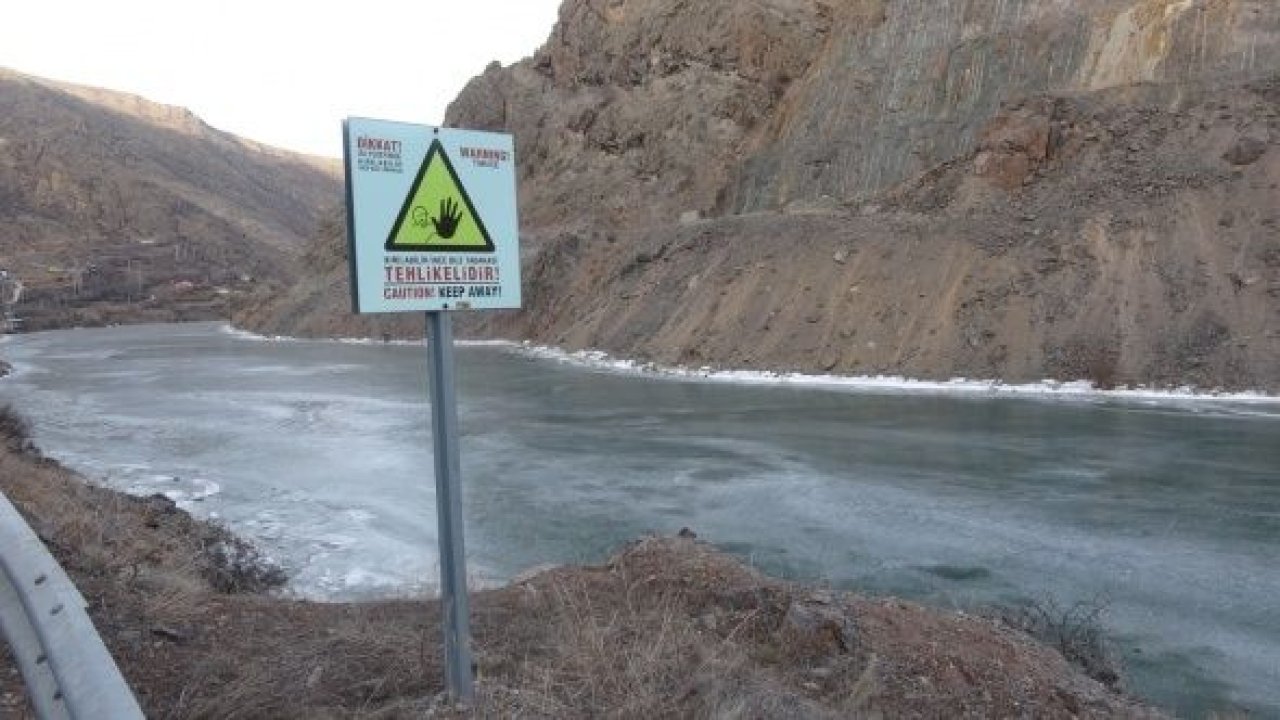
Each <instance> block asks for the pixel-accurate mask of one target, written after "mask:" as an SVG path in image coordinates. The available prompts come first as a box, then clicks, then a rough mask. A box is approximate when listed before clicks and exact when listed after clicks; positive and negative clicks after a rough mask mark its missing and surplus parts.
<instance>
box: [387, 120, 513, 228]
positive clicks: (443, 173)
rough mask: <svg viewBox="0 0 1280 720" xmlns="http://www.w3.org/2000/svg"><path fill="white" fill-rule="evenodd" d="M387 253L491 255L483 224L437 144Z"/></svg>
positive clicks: (398, 220) (403, 209)
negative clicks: (402, 251)
mask: <svg viewBox="0 0 1280 720" xmlns="http://www.w3.org/2000/svg"><path fill="white" fill-rule="evenodd" d="M386 249H387V250H431V251H435V252H493V240H491V239H490V238H489V231H488V230H485V228H484V220H483V219H481V218H480V216H479V215H477V214H476V209H475V206H474V205H472V204H471V198H469V197H467V190H466V188H464V187H463V186H462V183H461V182H460V181H459V180H458V173H457V171H456V170H454V169H453V163H451V162H449V156H448V155H447V154H446V153H445V151H444V146H443V145H441V144H440V141H439V140H435V141H433V142H432V143H431V150H430V151H428V152H427V159H426V160H425V161H423V163H422V168H421V169H420V170H418V176H417V178H415V179H414V181H413V187H412V188H411V189H410V190H409V197H407V198H405V201H404V206H403V207H401V208H400V215H399V216H398V217H397V218H396V224H395V226H394V227H392V228H391V236H390V237H388V238H387V243H386Z"/></svg>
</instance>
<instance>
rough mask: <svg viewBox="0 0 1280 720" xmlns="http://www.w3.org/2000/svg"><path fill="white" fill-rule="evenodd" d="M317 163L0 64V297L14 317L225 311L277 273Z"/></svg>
mask: <svg viewBox="0 0 1280 720" xmlns="http://www.w3.org/2000/svg"><path fill="white" fill-rule="evenodd" d="M338 171H339V168H338V167H337V166H336V163H333V162H332V161H325V160H321V159H317V158H310V157H305V156H301V155H295V154H292V153H287V152H284V151H281V150H276V149H273V148H268V147H265V146H261V145H257V144H255V143H251V142H248V141H244V140H241V139H239V138H236V137H234V136H232V135H229V134H226V133H223V132H219V131H217V130H215V129H213V128H211V127H209V126H207V125H205V124H204V123H203V122H201V121H200V120H199V119H198V118H196V117H195V116H194V115H192V114H191V113H190V112H189V111H187V110H183V109H181V108H175V107H169V106H164V105H158V104H155V103H151V102H149V101H147V100H144V99H142V98H139V97H137V96H133V95H127V94H123V93H115V92H110V91H106V90H98V89H94V88H86V87H78V86H74V85H66V84H61V83H55V82H52V81H47V80H42V79H39V78H34V77H30V76H26V75H21V74H19V73H16V72H12V71H8V70H3V69H0V269H3V270H4V271H5V273H6V274H5V277H4V278H3V280H2V281H0V285H2V286H3V287H0V295H3V296H4V297H3V300H4V301H5V303H6V308H5V309H6V310H7V311H9V312H11V313H12V314H14V315H16V316H18V317H21V318H23V319H24V321H25V326H26V327H29V328H39V327H45V326H50V325H65V324H81V323H97V322H108V321H119V320H138V319H171V318H183V317H210V316H225V312H226V307H225V306H226V297H227V296H228V295H229V294H232V293H235V292H239V291H241V290H244V289H246V288H248V287H251V286H252V285H253V284H254V283H255V282H257V281H261V280H276V281H280V282H288V281H290V280H292V278H293V274H292V273H293V271H294V269H295V259H294V256H296V255H297V254H298V253H299V251H300V249H301V246H302V245H303V243H304V242H305V240H306V238H309V237H311V236H312V235H313V234H314V233H315V228H316V225H317V222H318V219H319V215H320V212H321V209H322V208H324V207H331V206H333V205H334V204H335V203H336V202H338V201H339V198H340V185H339V183H340V180H339V177H338Z"/></svg>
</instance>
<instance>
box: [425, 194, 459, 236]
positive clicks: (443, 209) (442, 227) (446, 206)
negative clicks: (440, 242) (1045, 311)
mask: <svg viewBox="0 0 1280 720" xmlns="http://www.w3.org/2000/svg"><path fill="white" fill-rule="evenodd" d="M461 220H462V211H461V210H459V209H458V203H457V201H456V200H454V199H453V198H445V199H443V200H441V201H440V217H439V218H432V219H431V224H432V225H435V226H436V234H437V235H439V236H440V237H441V238H443V239H445V240H449V239H451V238H453V234H454V233H456V232H458V223H459V222H460V221H461Z"/></svg>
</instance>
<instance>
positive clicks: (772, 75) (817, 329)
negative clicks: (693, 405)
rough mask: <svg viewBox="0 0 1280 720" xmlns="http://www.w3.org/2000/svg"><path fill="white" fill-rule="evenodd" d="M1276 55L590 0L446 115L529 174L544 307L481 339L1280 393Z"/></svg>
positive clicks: (896, 5)
mask: <svg viewBox="0 0 1280 720" xmlns="http://www.w3.org/2000/svg"><path fill="white" fill-rule="evenodd" d="M1278 69H1280V3H1275V2H1271V1H1270V0H841V1H840V2H834V1H831V0H827V1H821V2H820V1H817V0H813V1H810V0H740V1H739V0H701V1H698V2H694V1H693V0H568V1H567V2H566V3H565V5H564V7H563V8H562V11H561V19H560V23H559V24H558V25H557V26H556V28H555V30H554V32H553V33H552V35H551V37H550V39H549V40H548V42H547V44H546V45H545V46H544V47H543V48H542V49H541V50H539V51H538V53H537V54H536V55H535V56H534V57H532V58H530V59H528V60H526V61H523V62H521V63H517V64H516V65H514V66H512V67H509V68H501V67H498V66H493V67H490V68H489V69H488V70H486V72H485V73H484V74H483V75H481V76H480V77H478V78H476V79H475V80H474V81H473V82H472V83H471V84H470V85H469V86H468V87H467V88H466V90H465V91H464V92H463V93H462V94H461V96H460V97H459V98H458V99H457V101H456V102H455V103H454V104H453V106H452V107H451V108H450V112H449V114H448V120H449V122H450V123H452V124H456V125H460V126H469V127H479V128H489V129H505V130H509V131H511V132H514V133H515V135H516V142H517V154H518V159H519V162H520V174H521V181H520V187H521V220H522V232H523V233H524V250H525V252H526V258H527V262H526V265H525V297H526V309H525V311H524V312H522V313H513V314H492V315H486V316H484V317H483V318H477V320H478V322H476V324H475V325H473V330H477V331H479V332H484V333H489V334H497V335H503V336H507V337H519V338H531V339H534V340H536V341H538V342H544V343H550V344H557V345H563V346H567V347H569V348H571V349H577V348H585V347H591V348H600V349H605V350H609V351H612V352H615V353H618V354H621V355H626V356H630V357H638V358H644V359H650V360H654V361H657V362H662V363H678V364H685V365H694V366H702V365H719V366H728V367H750V368H762V369H796V370H806V371H815V372H836V373H848V374H862V373H871V374H880V373H890V374H905V375H910V376H914V377H927V378H940V379H947V378H951V377H956V376H965V377H971V378H974V377H980V378H1001V379H1004V380H1009V381H1035V380H1039V379H1042V378H1046V377H1053V378H1059V379H1067V380H1074V379H1082V378H1083V379H1090V380H1093V381H1094V382H1096V383H1097V384H1099V385H1104V386H1105V385H1112V384H1137V383H1145V384H1156V385H1181V384H1193V385H1198V386H1201V387H1229V388H1266V389H1272V390H1277V389H1280V365H1278V364H1277V363H1276V362H1275V360H1274V358H1276V357H1280V233H1277V232H1276V227H1277V226H1276V223H1277V222H1280V217H1277V215H1276V208H1277V207H1280V191H1278V190H1277V183H1278V182H1280V164H1278V163H1280V153H1277V152H1276V151H1275V149H1274V148H1275V147H1276V145H1277V143H1278V142H1280V91H1278V90H1277V87H1280V74H1278ZM334 277H335V278H337V277H340V276H339V275H338V272H337V271H335V275H334ZM339 286H340V284H339ZM313 326H314V324H313Z"/></svg>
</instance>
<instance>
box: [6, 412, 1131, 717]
mask: <svg viewBox="0 0 1280 720" xmlns="http://www.w3.org/2000/svg"><path fill="white" fill-rule="evenodd" d="M4 425H5V429H6V431H7V432H6V437H5V442H4V443H3V448H0V489H3V491H4V492H5V494H6V495H8V496H9V498H10V499H11V500H12V501H13V502H14V503H15V505H17V506H18V507H19V509H20V510H21V511H22V512H23V513H24V514H25V515H26V516H27V518H28V520H29V522H31V523H32V525H33V526H34V527H35V528H36V529H37V531H38V532H39V533H40V534H41V536H42V537H43V538H44V539H45V541H46V543H47V544H48V545H49V546H50V548H51V549H52V550H53V552H54V554H55V555H56V556H57V557H58V559H59V561H60V562H62V563H63V565H64V567H65V568H66V569H67V571H68V573H69V574H70V575H71V577H72V578H73V579H74V580H75V582H76V583H77V585H78V586H79V587H80V589H81V592H82V593H83V594H84V596H85V597H86V598H87V599H88V600H89V602H90V605H91V608H90V613H91V615H92V616H93V618H94V621H95V623H96V624H97V625H98V627H99V630H100V631H101V632H102V634H103V637H104V640H105V641H106V643H107V645H108V647H109V648H110V649H111V651H112V653H113V654H114V655H115V657H116V658H117V661H118V662H119V664H120V666H121V669H122V671H123V672H124V674H125V676H126V678H127V679H128V680H129V681H130V683H131V685H132V686H133V687H134V689H135V692H136V693H137V694H138V696H139V700H140V702H141V703H142V705H143V707H144V709H145V710H146V711H147V712H148V714H149V715H151V716H167V717H227V716H233V715H238V716H272V717H316V716H336V717H352V716H361V717H398V716H405V715H411V714H418V715H421V714H423V713H424V712H425V713H436V714H444V715H463V716H465V715H467V714H468V713H458V712H454V711H450V710H448V709H447V708H444V707H442V706H441V704H440V702H439V699H438V698H439V692H440V690H441V688H442V685H443V677H442V669H441V667H440V661H439V657H440V648H439V627H440V625H439V623H440V616H439V607H438V605H437V603H435V602H433V601H420V602H408V601H396V602H375V603H359V604H338V603H332V604H330V603H314V602H305V601H296V600H287V599H281V598H276V597H272V596H271V595H270V593H269V592H267V590H268V589H269V588H270V587H271V586H272V584H273V583H274V582H278V580H279V577H278V576H276V575H274V574H273V573H271V572H270V571H269V570H268V571H265V572H264V571H262V570H261V569H260V566H258V565H256V564H254V563H252V562H246V561H247V560H251V559H252V553H251V552H250V551H249V550H248V549H247V548H244V546H243V545H237V544H235V541H234V540H233V539H232V538H230V537H229V536H228V534H227V533H225V531H222V530H219V529H217V528H215V527H213V526H210V525H209V524H207V523H204V522H200V521H197V520H194V519H192V518H191V517H190V516H188V515H187V514H186V513H184V512H182V511H180V510H178V509H177V508H175V507H173V505H172V504H171V503H169V502H167V501H164V500H161V499H159V498H150V499H140V498H134V497H130V496H126V495H123V494H120V493H116V492H113V491H109V490H105V489H102V488H97V487H93V486H91V485H90V484H88V483H86V482H85V481H84V480H83V479H82V478H79V477H77V476H75V475H74V474H72V473H70V472H69V471H67V470H65V469H64V468H62V467H60V466H59V465H57V464H56V463H54V462H52V461H50V460H48V459H46V458H43V457H41V456H40V455H39V453H38V452H37V451H35V450H34V449H33V448H32V447H30V445H29V444H28V443H27V441H26V440H25V437H24V436H23V427H22V423H21V422H19V421H14V422H8V423H5V424H4ZM228 543H231V544H232V545H230V547H239V548H241V549H240V551H239V552H235V553H228V552H227V551H226V548H227V547H229V545H228ZM228 558H232V559H237V558H238V559H239V561H233V562H230V563H229V562H228V561H227V560H228ZM473 624H474V633H475V654H476V662H477V669H478V677H479V682H478V700H477V706H478V707H477V708H476V711H477V712H478V713H479V714H485V715H497V716H509V715H514V714H522V715H528V716H535V717H574V716H577V717H587V716H601V715H607V714H612V715H618V716H646V717H647V716H658V715H675V716H689V715H705V714H716V713H730V714H743V713H744V714H746V715H764V716H776V715H778V714H779V713H786V714H795V715H798V716H805V717H824V716H849V715H857V714H875V713H881V714H884V715H888V716H910V715H922V716H941V715H955V714H970V715H977V716H1007V715H1015V714H1018V715H1025V714H1030V715H1034V716H1037V717H1070V716H1083V717H1113V716H1126V717H1132V716H1143V715H1149V716H1155V713H1154V712H1152V711H1149V710H1147V709H1145V708H1143V707H1141V706H1140V705H1138V704H1136V703H1135V702H1134V701H1132V700H1129V699H1127V698H1124V697H1123V696H1121V695H1119V694H1118V693H1117V692H1116V691H1114V690H1112V689H1110V688H1108V687H1107V686H1105V685H1103V684H1102V683H1099V682H1097V681H1095V680H1093V679H1090V678H1088V677H1087V676H1085V674H1084V673H1083V672H1081V671H1080V670H1079V669H1077V668H1076V667H1074V666H1072V665H1070V664H1069V663H1068V662H1067V661H1066V660H1065V659H1064V658H1063V657H1062V655H1061V654H1059V653H1058V652H1057V651H1055V650H1052V649H1050V648H1048V647H1046V646H1044V645H1042V644H1040V643H1037V642H1035V641H1033V640H1032V639H1031V638H1030V637H1029V636H1028V635H1026V634H1024V633H1022V632H1020V631H1017V630H1015V629H1013V628H1011V627H1009V626H1007V625H1004V624H1001V623H999V622H996V621H994V620H991V619H986V618H980V617H976V616H972V615H964V614H958V613H943V612H939V611H935V610H930V609H927V608H923V607H921V606H918V605H914V604H911V603H906V602H902V601H898V600H893V599H875V600H873V599H868V598H863V597H858V596H856V595H850V594H844V593H834V592H829V591H826V590H823V589H819V588H813V587H806V586H801V585H795V584H791V583H785V582H781V581H778V580H774V579H771V578H768V577H765V576H763V575H761V574H759V573H757V572H756V571H754V570H753V569H751V568H749V567H746V566H744V565H743V564H742V563H740V562H739V561H737V560H735V559H733V558H730V557H728V556H727V555H724V554H722V553H720V552H719V551H717V550H715V549H714V548H713V547H711V546H709V545H707V544H704V543H701V542H699V541H697V540H696V539H694V538H690V537H677V538H646V539H643V540H641V541H638V542H635V543H633V544H631V545H629V546H627V547H626V548H624V549H622V550H620V551H619V552H618V553H616V554H615V555H614V556H613V557H612V558H610V560H609V561H608V562H607V563H605V564H603V565H599V566H590V567H580V568H559V569H555V570H549V571H546V572H541V573H538V574H534V575H532V576H529V577H525V578H521V579H518V580H517V581H515V582H513V583H512V584H510V585H508V586H506V587H503V588H499V589H495V590H489V591H484V592H479V593H476V595H475V596H474V598H473ZM19 688H20V684H19V682H18V681H17V678H16V676H15V673H14V671H13V669H12V667H11V666H9V665H8V664H6V665H5V666H3V669H0V711H3V712H4V713H11V712H13V713H16V712H18V711H17V708H18V707H19V706H20V703H21V700H20V690H19Z"/></svg>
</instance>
